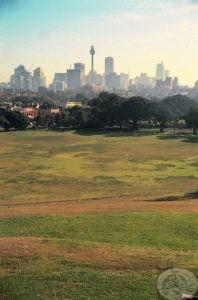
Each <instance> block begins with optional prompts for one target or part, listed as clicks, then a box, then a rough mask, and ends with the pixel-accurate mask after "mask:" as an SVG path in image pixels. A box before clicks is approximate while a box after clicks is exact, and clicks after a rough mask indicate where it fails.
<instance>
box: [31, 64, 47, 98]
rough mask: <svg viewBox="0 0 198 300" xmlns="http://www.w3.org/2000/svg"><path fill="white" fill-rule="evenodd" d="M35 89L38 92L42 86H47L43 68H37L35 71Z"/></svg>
mask: <svg viewBox="0 0 198 300" xmlns="http://www.w3.org/2000/svg"><path fill="white" fill-rule="evenodd" d="M32 81H33V91H34V92H38V90H39V88H40V87H46V79H45V75H44V72H43V70H42V69H41V68H36V69H35V70H34V72H33V79H32Z"/></svg>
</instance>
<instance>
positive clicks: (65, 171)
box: [0, 131, 198, 300]
mask: <svg viewBox="0 0 198 300" xmlns="http://www.w3.org/2000/svg"><path fill="white" fill-rule="evenodd" d="M197 143H198V139H197V137H193V136H192V135H190V134H189V133H188V134H187V133H178V134H175V135H173V134H172V133H170V132H168V133H166V134H165V135H160V134H156V133H155V132H140V133H138V134H132V133H129V132H125V133H119V132H113V131H112V132H110V131H101V132H89V131H84V132H74V131H69V132H52V131H25V132H8V133H1V134H0V145H1V147H0V169H1V172H0V249H1V250H0V251H1V255H0V259H1V260H0V299H2V300H8V299H9V300H27V299H28V300H35V299H36V300H37V299H38V300H51V299H52V300H57V299H71V300H77V299H80V300H81V299H86V300H94V299H96V300H98V299H99V300H100V299H101V300H102V299H105V300H106V299H107V300H108V299H112V300H121V299H137V300H142V299H144V300H157V299H160V300H162V298H161V296H160V295H159V294H158V292H157V288H156V282H157V278H158V276H159V275H160V274H161V273H162V272H163V271H165V270H167V269H169V268H173V267H178V268H185V269H188V270H190V271H192V272H193V273H194V274H195V275H196V276H198V235H197V232H198V205H197V199H198V163H197V161H198V147H197ZM60 201H62V202H60Z"/></svg>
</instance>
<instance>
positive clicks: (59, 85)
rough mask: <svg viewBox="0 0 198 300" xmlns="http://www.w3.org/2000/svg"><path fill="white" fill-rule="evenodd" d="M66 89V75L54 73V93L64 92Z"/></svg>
mask: <svg viewBox="0 0 198 300" xmlns="http://www.w3.org/2000/svg"><path fill="white" fill-rule="evenodd" d="M66 88H67V74H66V73H55V75H54V80H53V90H54V91H64V90H65V89H66Z"/></svg>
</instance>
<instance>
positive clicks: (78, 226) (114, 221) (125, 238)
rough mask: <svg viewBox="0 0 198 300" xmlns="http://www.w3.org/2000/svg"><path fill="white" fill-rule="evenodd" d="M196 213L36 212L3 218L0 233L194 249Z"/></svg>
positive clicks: (197, 227) (197, 237) (197, 240)
mask: <svg viewBox="0 0 198 300" xmlns="http://www.w3.org/2000/svg"><path fill="white" fill-rule="evenodd" d="M197 231H198V216H197V215H196V214H166V213H164V214H159V213H153V212H152V213H141V214H140V213H124V214H123V213H119V214H118V213H115V214H97V215H77V216H64V217H62V216H33V217H14V218H5V219H1V220H0V236H5V237H9V236H11V237H13V236H15V237H25V236H27V237H28V236H34V237H52V238H61V239H67V240H73V241H74V242H75V241H77V242H78V241H89V242H101V243H113V244H126V245H129V246H131V247H156V248H159V249H161V248H162V249H165V248H168V249H177V250H179V249H180V250H190V249H191V250H193V249H194V250H195V249H197V248H198V235H197Z"/></svg>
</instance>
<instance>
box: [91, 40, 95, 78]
mask: <svg viewBox="0 0 198 300" xmlns="http://www.w3.org/2000/svg"><path fill="white" fill-rule="evenodd" d="M90 54H91V72H92V73H93V71H94V55H95V54H96V51H95V49H94V46H91V50H90Z"/></svg>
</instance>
